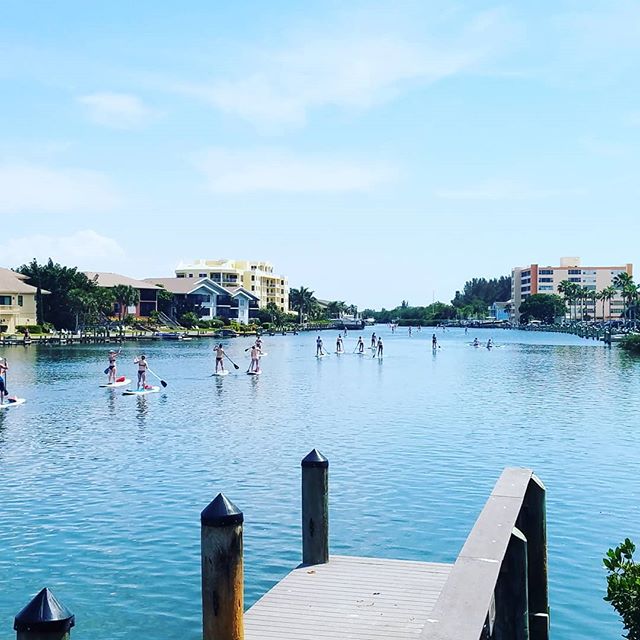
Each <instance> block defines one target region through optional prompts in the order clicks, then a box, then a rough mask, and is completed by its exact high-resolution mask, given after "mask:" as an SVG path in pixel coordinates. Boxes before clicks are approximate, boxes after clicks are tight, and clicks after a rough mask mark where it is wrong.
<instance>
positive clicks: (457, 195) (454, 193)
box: [435, 180, 585, 201]
mask: <svg viewBox="0 0 640 640" xmlns="http://www.w3.org/2000/svg"><path fill="white" fill-rule="evenodd" d="M435 195H436V197H438V198H442V199H443V200H495V201H499V200H543V199H546V198H559V197H571V196H574V197H577V196H583V195H585V191H584V190H583V189H542V188H538V187H532V186H530V185H527V184H525V183H522V182H518V181H512V180H487V181H485V182H482V183H479V184H476V185H472V186H469V187H463V188H455V189H438V190H437V191H436V193H435Z"/></svg>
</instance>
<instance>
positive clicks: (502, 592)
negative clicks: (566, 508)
mask: <svg viewBox="0 0 640 640" xmlns="http://www.w3.org/2000/svg"><path fill="white" fill-rule="evenodd" d="M527 582H528V578H527V539H526V538H525V536H524V535H523V534H522V532H521V531H520V530H519V529H516V528H515V527H514V528H513V530H512V532H511V538H510V540H509V545H508V546H507V552H506V554H505V556H504V559H503V561H502V566H501V568H500V575H499V577H498V583H497V584H496V590H495V602H496V619H495V626H494V636H493V637H494V638H495V640H529V604H528V593H527V591H528V586H527Z"/></svg>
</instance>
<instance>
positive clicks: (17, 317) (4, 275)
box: [0, 268, 49, 334]
mask: <svg viewBox="0 0 640 640" xmlns="http://www.w3.org/2000/svg"><path fill="white" fill-rule="evenodd" d="M28 280H29V278H27V276H23V275H22V274H21V273H16V272H15V271H11V270H10V269H4V268H0V333H7V334H12V333H15V332H16V327H19V326H28V325H30V324H31V325H35V324H36V318H37V313H36V305H37V300H36V293H37V291H38V290H37V288H36V287H34V286H32V285H30V284H27V281H28ZM41 293H42V294H43V295H48V294H49V292H48V291H45V290H44V289H42V290H41Z"/></svg>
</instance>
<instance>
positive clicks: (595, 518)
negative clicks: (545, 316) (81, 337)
mask: <svg viewBox="0 0 640 640" xmlns="http://www.w3.org/2000/svg"><path fill="white" fill-rule="evenodd" d="M376 330H377V331H378V333H382V335H383V337H384V338H385V353H386V355H385V358H384V361H383V362H378V361H377V360H373V359H371V358H370V357H366V358H365V357H359V356H356V355H351V354H348V355H343V356H340V357H337V356H335V355H331V356H330V357H328V358H325V359H322V360H317V359H315V358H314V357H313V354H314V353H315V347H314V341H315V335H311V334H306V335H299V336H287V337H282V336H277V337H273V338H269V337H267V338H266V341H265V344H266V348H265V350H266V351H267V352H268V356H267V357H266V358H265V359H264V360H263V363H262V365H263V370H264V373H263V375H262V376H260V377H250V376H246V375H244V373H243V371H244V369H246V366H247V364H248V363H247V358H246V353H245V352H244V349H245V348H246V347H247V346H248V345H249V343H250V341H249V339H246V340H245V339H236V340H232V341H229V342H228V343H227V349H228V352H229V354H230V355H231V357H232V358H234V359H235V360H236V361H238V363H239V364H240V365H241V366H242V367H243V368H242V369H241V370H240V374H241V375H229V376H227V377H226V378H210V377H207V376H208V375H209V374H210V373H211V371H212V370H213V369H212V366H213V365H212V356H211V348H212V346H213V345H212V342H210V341H206V340H202V341H193V342H188V343H160V342H158V343H153V344H145V345H144V347H143V348H144V350H145V352H146V353H147V355H148V358H149V362H150V366H151V367H152V369H153V370H154V371H156V372H157V373H158V374H160V375H161V376H162V377H163V378H164V379H166V380H167V381H168V382H169V386H168V388H167V389H166V390H165V391H163V392H162V393H160V394H153V395H149V396H146V397H123V396H122V395H121V394H120V393H119V392H117V391H113V390H106V389H100V388H98V383H99V382H101V381H102V375H101V372H102V370H103V369H104V368H105V366H106V362H105V361H106V350H105V349H104V348H103V347H96V346H78V347H73V348H70V347H69V348H67V347H29V348H27V349H25V348H12V349H6V350H5V352H4V355H6V356H7V358H8V359H9V363H10V365H11V370H10V372H9V380H8V384H9V390H10V391H11V392H12V393H18V394H19V395H22V396H25V397H26V398H27V399H28V402H27V403H26V404H25V405H24V406H22V407H15V408H11V409H7V410H4V411H2V412H0V477H1V479H2V482H1V484H0V542H1V544H0V638H5V637H6V638H9V637H12V636H13V631H12V620H13V616H14V615H15V613H17V611H18V610H19V609H20V608H21V607H22V606H23V605H24V604H26V602H27V601H28V600H29V598H30V597H31V596H32V595H33V594H34V593H35V592H36V591H38V590H39V589H40V588H42V587H43V586H49V587H50V588H51V589H52V590H53V591H54V593H55V594H56V595H57V596H58V598H59V599H60V600H61V601H62V602H64V603H65V604H66V605H67V606H68V607H69V609H70V610H71V611H72V612H73V613H75V614H76V619H77V626H76V628H75V629H74V632H73V637H74V638H77V639H85V640H88V639H92V638H110V639H112V638H126V639H130V640H133V639H134V638H135V639H138V638H152V637H153V638H163V639H174V638H175V639H185V638H186V639H193V640H195V639H197V638H200V637H201V629H200V559H199V558H200V557H199V544H200V537H199V536H200V529H199V513H200V511H201V510H202V509H203V508H204V507H205V506H206V505H207V503H208V502H209V501H210V500H211V499H212V498H213V497H214V496H215V494H216V493H217V492H218V491H224V492H225V493H226V494H227V496H228V497H229V498H230V499H231V500H233V501H234V502H235V503H236V504H237V505H238V506H239V507H240V508H241V509H242V510H243V511H244V513H245V571H246V603H247V605H249V604H251V603H253V602H254V601H255V600H256V598H257V597H259V596H260V595H261V594H262V593H264V591H266V590H267V589H268V588H269V587H270V586H271V585H273V584H274V583H275V582H276V581H277V580H278V579H280V578H281V577H283V576H284V575H285V574H286V573H287V571H288V570H289V569H291V568H292V567H293V566H294V565H295V564H296V563H297V562H298V561H299V560H300V532H299V520H300V515H299V513H300V509H299V499H300V489H299V484H300V476H299V464H300V459H301V458H302V457H303V456H304V455H305V454H306V453H307V452H308V451H309V450H310V449H311V448H313V447H318V449H320V451H322V452H323V453H324V454H325V455H326V456H327V457H328V458H329V459H330V462H331V467H330V474H331V476H330V491H331V549H332V552H333V553H339V554H357V555H378V556H385V557H396V558H406V559H419V560H429V561H447V562H452V561H453V560H454V559H455V557H456V555H457V553H458V551H459V549H460V547H461V545H462V543H463V541H464V539H465V537H466V535H467V534H468V532H469V530H470V528H471V527H472V525H473V523H474V521H475V518H476V517H477V515H478V513H479V511H480V509H481V508H482V505H483V504H484V502H485V500H486V498H487V496H488V495H489V493H490V491H491V489H492V487H493V484H494V483H495V481H496V479H497V478H498V476H499V474H500V472H501V470H502V468H503V467H504V466H507V465H521V466H529V467H532V468H533V469H534V470H535V471H536V473H537V474H538V475H539V476H540V477H541V478H542V480H543V482H544V483H545V484H546V486H547V492H548V534H549V543H550V547H549V570H550V581H551V584H550V587H551V593H550V595H551V606H552V630H553V637H554V638H556V639H567V640H568V639H575V638H594V637H598V638H605V637H611V638H614V637H619V636H620V630H621V627H620V624H619V622H618V621H617V619H616V616H615V615H614V613H613V612H612V610H610V607H609V605H608V604H606V603H605V602H603V601H602V596H603V595H604V591H605V576H604V572H603V570H602V568H601V557H602V555H603V554H604V552H605V551H606V549H607V548H608V547H609V546H610V545H613V544H616V543H617V542H618V541H620V540H622V539H623V538H624V537H625V536H630V537H632V538H634V539H635V540H636V541H640V513H639V506H638V505H639V504H640V501H639V499H638V498H639V496H638V493H639V491H638V488H639V483H638V474H637V457H638V446H637V432H638V429H639V427H638V420H637V416H638V415H639V412H640V361H636V360H632V359H629V358H628V357H627V356H625V354H623V353H621V352H620V351H618V350H617V349H615V348H614V349H612V350H608V349H606V348H604V347H602V346H601V345H599V344H598V343H595V342H593V341H584V340H581V339H578V338H574V337H572V336H565V335H557V334H544V333H523V332H516V331H493V332H489V331H475V332H470V333H469V335H468V336H464V334H463V332H462V331H460V330H450V331H447V332H445V333H442V332H441V331H439V332H438V339H439V340H440V343H441V345H442V348H441V349H440V350H438V351H437V353H436V354H435V355H432V352H431V348H430V338H431V332H430V331H423V332H421V333H417V332H415V333H414V335H413V337H411V338H409V337H408V335H407V333H406V330H399V333H397V334H396V335H391V334H390V332H388V330H387V329H385V328H379V327H376ZM369 334H370V331H367V332H365V336H366V338H367V344H368V336H369ZM475 335H478V336H479V337H480V338H481V339H482V340H486V339H487V338H488V337H489V336H493V338H494V340H495V341H496V342H497V343H498V344H499V345H502V346H501V347H500V348H496V349H494V350H492V351H490V352H489V351H487V350H486V349H484V348H482V349H474V348H471V347H470V346H469V345H468V342H470V340H471V339H472V338H473V336H475ZM323 337H324V339H325V342H326V343H331V346H333V340H334V339H335V335H334V334H329V333H328V332H327V333H324V334H323ZM355 338H356V336H355V334H354V333H352V332H351V333H350V334H349V337H348V340H347V349H349V350H350V349H353V347H354V345H355ZM135 351H136V347H135V346H126V347H125V350H124V352H123V354H122V356H121V357H120V369H121V371H122V372H124V373H127V374H128V375H129V377H133V376H134V375H135V366H134V365H133V364H132V362H131V360H132V358H133V356H134V355H135ZM331 351H333V349H331Z"/></svg>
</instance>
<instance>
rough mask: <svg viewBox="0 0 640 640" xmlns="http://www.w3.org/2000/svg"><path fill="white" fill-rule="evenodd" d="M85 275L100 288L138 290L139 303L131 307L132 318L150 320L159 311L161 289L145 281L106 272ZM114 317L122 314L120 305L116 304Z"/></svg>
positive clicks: (90, 272)
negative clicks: (126, 287)
mask: <svg viewBox="0 0 640 640" xmlns="http://www.w3.org/2000/svg"><path fill="white" fill-rule="evenodd" d="M84 274H85V275H86V276H87V278H89V280H93V281H94V282H95V283H96V284H97V285H98V286H99V287H105V288H107V289H112V288H113V287H115V286H117V285H124V286H128V287H133V288H134V289H137V291H138V293H139V296H140V298H139V300H138V303H137V304H135V305H132V306H130V307H129V308H128V309H127V313H128V314H129V315H132V316H136V317H139V318H140V317H141V318H148V317H149V316H150V315H151V312H152V311H157V310H158V291H159V290H160V287H158V286H156V285H154V284H151V283H149V282H146V281H144V280H136V279H135V278H129V277H128V276H123V275H120V274H119V273H110V272H104V271H85V272H84ZM113 313H114V315H119V314H120V305H119V304H118V303H117V302H116V303H114V306H113Z"/></svg>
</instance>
